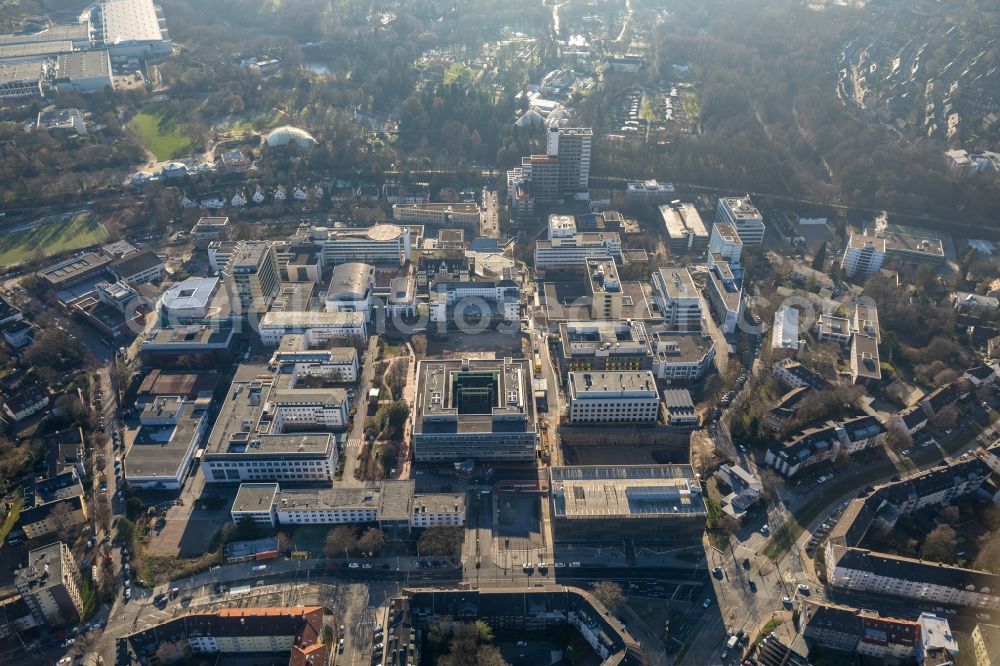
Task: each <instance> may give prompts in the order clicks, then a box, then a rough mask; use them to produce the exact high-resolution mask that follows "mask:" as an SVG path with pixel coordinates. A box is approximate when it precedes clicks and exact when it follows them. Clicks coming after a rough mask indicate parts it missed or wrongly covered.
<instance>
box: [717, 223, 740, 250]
mask: <svg viewBox="0 0 1000 666" xmlns="http://www.w3.org/2000/svg"><path fill="white" fill-rule="evenodd" d="M712 228H713V229H714V230H715V233H716V234H717V235H718V236H719V238H721V239H722V240H724V241H725V242H726V243H729V244H730V245H743V241H742V240H740V236H739V234H738V233H737V232H736V227H734V226H733V225H731V224H730V223H728V222H716V223H715V226H713V227H712Z"/></svg>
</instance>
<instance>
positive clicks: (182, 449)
mask: <svg viewBox="0 0 1000 666" xmlns="http://www.w3.org/2000/svg"><path fill="white" fill-rule="evenodd" d="M193 411H194V406H193V405H192V404H191V403H185V402H184V401H182V400H177V399H176V398H173V397H166V396H160V397H157V398H156V399H155V400H154V401H153V402H151V403H149V404H148V405H146V407H145V409H143V411H142V416H141V417H140V421H144V420H146V419H147V417H153V418H162V419H171V420H173V421H175V423H174V424H172V425H158V424H147V423H142V424H141V425H140V426H139V430H138V431H137V432H136V434H135V439H134V440H133V442H132V446H131V447H130V448H129V450H128V453H126V454H125V459H124V465H125V478H126V479H128V478H137V477H141V478H142V479H144V480H145V479H148V478H150V477H163V478H164V480H172V479H174V478H175V477H177V476H178V475H180V474H181V472H182V471H183V470H182V469H181V468H182V467H184V466H185V465H187V464H188V462H189V456H190V455H191V454H192V453H193V447H192V445H191V442H192V439H193V438H194V436H195V433H196V432H197V431H198V428H199V427H200V425H201V420H202V418H203V416H202V414H200V413H199V414H194V413H193Z"/></svg>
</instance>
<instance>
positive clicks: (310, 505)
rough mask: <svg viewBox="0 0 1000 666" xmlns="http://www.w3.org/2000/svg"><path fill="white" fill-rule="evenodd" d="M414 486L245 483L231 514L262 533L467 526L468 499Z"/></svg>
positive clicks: (390, 483)
mask: <svg viewBox="0 0 1000 666" xmlns="http://www.w3.org/2000/svg"><path fill="white" fill-rule="evenodd" d="M413 489H414V484H413V482H411V481H383V482H376V483H374V484H371V485H368V486H364V487H358V488H342V487H337V488H308V489H306V488H294V489H287V488H286V489H282V488H281V487H280V486H279V484H277V483H243V484H240V489H239V491H238V492H237V493H236V499H235V500H234V501H233V507H232V510H231V512H230V515H231V516H232V519H233V522H234V523H239V522H240V521H241V520H246V519H248V518H249V519H250V520H252V521H253V522H254V523H255V524H257V525H259V526H261V527H270V528H273V527H277V526H278V525H279V524H280V525H315V524H319V525H337V524H361V523H381V522H383V519H385V522H387V523H391V522H394V520H395V517H396V516H397V515H399V514H402V515H404V516H406V518H407V520H406V522H407V523H408V525H409V527H418V528H422V527H461V526H463V525H465V496H464V495H462V494H458V493H453V494H415V493H414V492H413Z"/></svg>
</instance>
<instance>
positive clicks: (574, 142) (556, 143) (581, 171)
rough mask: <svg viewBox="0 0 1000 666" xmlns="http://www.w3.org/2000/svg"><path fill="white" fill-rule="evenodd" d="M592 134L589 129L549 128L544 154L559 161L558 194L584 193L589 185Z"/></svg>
mask: <svg viewBox="0 0 1000 666" xmlns="http://www.w3.org/2000/svg"><path fill="white" fill-rule="evenodd" d="M593 138H594V132H593V130H591V129H590V128H589V127H550V128H549V129H548V133H547V134H546V151H545V152H546V153H547V154H548V155H549V156H551V157H557V158H558V159H559V192H560V193H561V194H576V193H577V192H586V191H587V188H588V187H589V184H590V144H591V141H592V140H593Z"/></svg>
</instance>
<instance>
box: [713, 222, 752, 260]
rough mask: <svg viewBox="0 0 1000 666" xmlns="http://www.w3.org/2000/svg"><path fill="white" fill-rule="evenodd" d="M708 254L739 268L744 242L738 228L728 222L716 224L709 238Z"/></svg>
mask: <svg viewBox="0 0 1000 666" xmlns="http://www.w3.org/2000/svg"><path fill="white" fill-rule="evenodd" d="M708 253H709V254H717V255H719V256H720V257H722V258H723V259H725V260H726V261H728V262H729V263H730V264H732V265H733V266H739V265H740V256H741V255H742V254H743V241H742V240H741V239H740V235H739V233H737V231H736V227H734V226H733V225H732V224H730V223H728V222H716V223H715V224H714V225H713V226H712V231H711V233H710V235H709V237H708Z"/></svg>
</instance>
